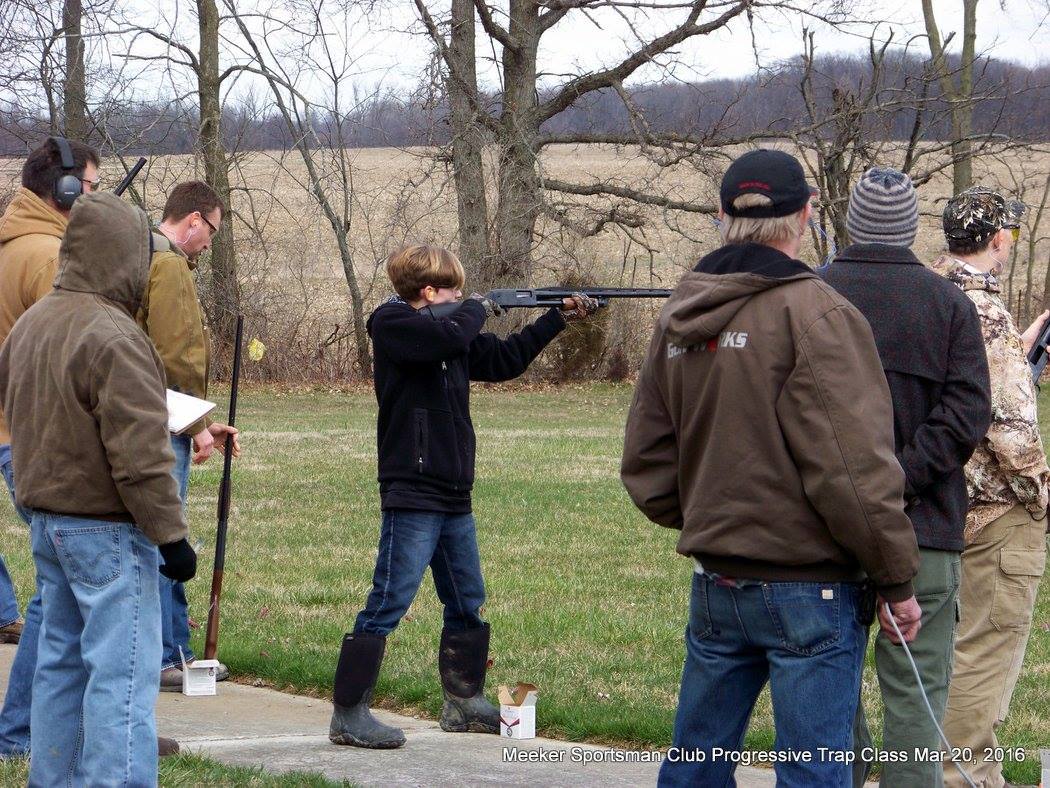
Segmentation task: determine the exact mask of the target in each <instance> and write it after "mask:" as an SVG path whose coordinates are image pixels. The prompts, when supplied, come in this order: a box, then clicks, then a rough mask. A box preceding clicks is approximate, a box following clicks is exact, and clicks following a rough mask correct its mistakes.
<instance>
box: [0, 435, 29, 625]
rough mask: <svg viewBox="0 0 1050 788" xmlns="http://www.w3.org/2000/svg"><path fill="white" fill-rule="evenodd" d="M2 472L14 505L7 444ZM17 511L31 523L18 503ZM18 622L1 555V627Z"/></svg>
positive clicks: (1, 454) (0, 458) (2, 447)
mask: <svg viewBox="0 0 1050 788" xmlns="http://www.w3.org/2000/svg"><path fill="white" fill-rule="evenodd" d="M0 472H2V473H3V475H4V481H5V482H7V489H8V491H9V492H10V493H11V502H12V503H14V501H15V484H14V480H13V479H12V470H11V445H10V444H7V443H4V444H0ZM15 511H16V512H17V513H18V516H19V517H21V518H22V519H23V520H25V521H26V522H27V523H28V522H29V520H28V518H27V517H26V512H25V510H24V509H22V508H21V507H20V506H19V505H18V504H17V503H15ZM17 620H18V599H16V598H15V584H14V583H12V582H11V575H10V574H9V573H8V571H7V565H6V564H5V563H4V557H3V556H2V555H0V627H6V626H7V625H8V624H10V623H13V622H15V621H17Z"/></svg>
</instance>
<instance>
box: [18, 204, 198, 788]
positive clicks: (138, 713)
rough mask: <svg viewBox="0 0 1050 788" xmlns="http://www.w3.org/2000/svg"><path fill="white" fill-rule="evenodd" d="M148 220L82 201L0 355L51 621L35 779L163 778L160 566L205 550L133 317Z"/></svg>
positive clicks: (160, 386) (46, 626)
mask: <svg viewBox="0 0 1050 788" xmlns="http://www.w3.org/2000/svg"><path fill="white" fill-rule="evenodd" d="M150 246H151V241H150V231H149V225H148V222H147V221H146V216H145V214H144V213H142V211H140V210H138V209H137V208H133V207H131V206H129V205H127V204H125V203H123V202H121V200H120V199H119V198H118V197H116V196H115V195H112V194H90V195H87V196H85V197H82V198H80V199H79V200H77V203H76V205H74V206H73V210H72V211H71V213H70V219H69V225H68V227H67V229H66V234H65V238H64V239H63V241H62V247H61V251H60V255H59V270H58V274H57V275H56V277H55V289H54V291H53V292H52V293H50V294H48V295H47V296H46V297H44V298H43V299H41V300H40V301H39V302H37V303H36V304H34V305H33V306H32V307H31V308H30V309H29V310H28V311H27V312H26V313H25V314H24V315H23V316H22V317H21V318H20V319H19V321H18V323H17V324H16V325H15V326H14V328H13V329H12V330H11V333H10V334H9V335H8V337H7V341H6V342H5V343H4V345H3V347H2V348H0V400H2V401H3V407H4V412H5V413H6V414H7V415H8V417H9V419H10V423H11V430H12V441H11V447H12V453H13V461H14V468H15V475H16V477H17V479H18V487H17V500H18V504H19V505H20V506H22V507H23V508H25V509H26V510H28V511H30V512H31V514H32V526H31V530H32V539H33V559H34V562H35V564H36V571H37V580H38V585H39V588H40V592H41V598H42V600H43V621H42V624H41V631H42V632H43V633H44V636H42V637H41V638H40V641H39V648H38V654H37V667H36V673H35V675H34V678H33V706H32V731H33V735H32V753H31V758H30V774H29V783H30V784H31V785H65V784H67V783H71V784H76V785H155V784H156V781H157V738H156V725H155V722H154V715H153V707H154V704H155V702H156V698H157V679H156V673H155V672H154V671H153V669H152V666H153V665H156V663H157V661H158V660H159V659H160V631H159V627H157V618H158V617H159V615H160V601H159V595H158V592H157V588H158V583H157V572H158V558H159V556H158V549H157V548H158V547H159V548H160V549H159V554H160V556H162V557H163V559H164V565H163V567H162V568H161V569H160V571H162V572H164V573H165V574H166V575H168V576H169V577H171V578H172V579H175V580H180V581H184V580H189V579H190V578H191V577H193V575H194V573H195V572H196V564H197V558H196V555H195V554H194V552H193V549H192V548H191V547H190V545H189V543H188V541H187V539H186V537H187V535H188V531H187V528H186V521H185V518H184V516H183V512H182V504H181V501H180V500H179V496H178V491H177V489H176V486H175V480H174V478H173V477H172V463H173V456H172V452H171V446H170V443H169V440H168V435H167V408H166V405H165V397H164V372H163V368H162V366H161V362H160V359H159V358H158V357H157V354H156V351H155V350H154V349H153V346H152V344H151V343H150V341H149V339H148V337H146V335H145V334H143V333H142V331H141V329H139V327H138V326H136V325H135V321H134V319H133V317H132V315H134V313H135V311H136V309H137V308H138V305H139V302H140V301H141V299H142V295H143V293H144V291H145V287H146V279H147V276H148V262H149V254H150Z"/></svg>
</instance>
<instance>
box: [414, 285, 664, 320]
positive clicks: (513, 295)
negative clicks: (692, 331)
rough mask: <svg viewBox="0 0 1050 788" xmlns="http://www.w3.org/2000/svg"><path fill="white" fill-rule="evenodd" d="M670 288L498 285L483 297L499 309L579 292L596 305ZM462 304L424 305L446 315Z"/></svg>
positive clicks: (549, 303) (553, 303) (556, 301)
mask: <svg viewBox="0 0 1050 788" xmlns="http://www.w3.org/2000/svg"><path fill="white" fill-rule="evenodd" d="M672 292H673V291H671V290H658V289H654V288H648V287H639V288H631V287H577V288H566V287H539V288H517V289H515V288H501V289H498V290H490V291H489V292H487V293H486V294H485V298H487V299H489V300H490V301H492V303H494V304H496V305H497V306H499V307H500V308H501V309H533V308H542V307H560V306H562V305H563V304H564V301H565V299H566V298H572V297H573V295H575V294H577V293H579V294H582V295H585V296H590V297H591V298H593V299H594V300H595V301H597V302H598V306H599V307H604V306H608V305H609V301H610V300H611V299H613V298H667V297H668V296H670V295H671V293H672ZM462 305H463V302H461V301H454V302H450V303H447V304H434V305H432V306H429V307H426V308H427V309H429V310H430V313H431V314H432V315H433V316H434V317H448V316H449V315H451V314H452V313H453V312H455V311H456V310H457V309H459V308H460V307H461V306H462Z"/></svg>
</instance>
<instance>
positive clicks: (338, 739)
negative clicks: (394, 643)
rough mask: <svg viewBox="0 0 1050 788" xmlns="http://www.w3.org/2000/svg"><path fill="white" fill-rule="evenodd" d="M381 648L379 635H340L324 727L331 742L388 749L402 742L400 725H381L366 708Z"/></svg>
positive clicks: (384, 646) (383, 646) (375, 676)
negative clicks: (329, 721)
mask: <svg viewBox="0 0 1050 788" xmlns="http://www.w3.org/2000/svg"><path fill="white" fill-rule="evenodd" d="M385 649H386V637H384V636H383V635H368V634H361V635H346V636H345V637H344V638H343V650H342V651H341V652H340V653H339V665H338V667H336V669H335V693H334V701H335V704H334V705H335V711H334V713H333V714H332V724H331V726H330V727H329V729H328V739H329V741H331V742H332V743H333V744H350V745H353V746H354V747H368V748H370V749H373V750H392V749H394V748H395V747H400V746H401V745H403V744H404V743H405V734H404V733H403V732H402V731H401V729H400V728H393V727H391V726H390V725H384V724H383V723H381V722H380V721H379V720H377V719H376V718H375V717H373V716H372V712H370V711H369V710H368V704H369V703H371V701H372V690H373V689H374V688H375V685H376V679H377V678H378V677H379V666H380V665H382V664H383V651H384V650H385Z"/></svg>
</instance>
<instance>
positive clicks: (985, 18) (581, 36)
mask: <svg viewBox="0 0 1050 788" xmlns="http://www.w3.org/2000/svg"><path fill="white" fill-rule="evenodd" d="M402 3H403V8H402V9H400V10H394V11H393V12H391V13H390V14H389V16H388V17H387V18H386V19H384V20H383V21H382V22H380V24H381V25H382V26H386V25H389V26H391V27H399V26H402V27H406V28H407V27H408V26H409V25H411V23H412V20H413V19H414V13H413V4H412V3H411V2H410V0H398V4H402ZM434 5H435V7H436V8H437V9H440V8H442V7H443V6H444V5H445V3H442V2H435V3H434ZM797 5H798V6H800V7H810V6H811V5H812V4H811V3H809V2H807V0H797ZM1005 6H1006V10H1005V11H1004V10H1003V9H1002V7H1001V6H1000V2H999V0H982V2H981V3H980V4H979V5H978V35H977V47H978V49H979V50H980V51H981V52H984V53H986V54H990V55H992V56H995V57H1000V58H1005V59H1009V60H1014V61H1019V62H1021V63H1024V64H1026V65H1037V64H1039V63H1043V62H1047V58H1048V56H1050V54H1048V45H1050V23H1048V20H1047V19H1046V14H1047V3H1046V0H1005ZM856 7H857V8H858V9H861V8H863V9H864V13H863V17H864V18H866V19H872V20H874V19H885V20H893V24H892V28H893V29H894V31H895V35H894V41H895V42H899V43H900V45H902V46H903V45H904V44H905V43H906V42H907V41H908V40H909V39H910V38H912V37H913V36H916V35H921V34H923V33H924V32H925V28H924V25H923V21H922V8H921V5H920V2H919V0H868V2H858V3H856ZM394 8H396V6H395V7H394ZM934 9H935V12H936V14H937V16H938V21H939V24H940V27H941V31H942V35H944V36H947V34H948V33H950V32H952V31H958V35H957V36H956V40H955V41H954V42H953V44H952V47H951V48H952V49H954V50H955V51H958V49H959V46H960V45H961V39H962V2H961V0H934ZM683 14H684V11H683V10H680V9H679V10H672V11H661V12H659V13H650V14H649V20H648V22H647V23H646V22H642V23H641V27H642V29H643V30H646V31H647V32H649V33H659V32H662V31H664V30H666V29H668V28H670V27H672V26H673V25H674V24H675V23H676V22H677V20H679V19H681V18H682V16H683ZM1044 24H1047V25H1048V26H1046V27H1041V26H1043V25H1044ZM804 25H805V26H809V27H811V28H815V29H816V31H817V36H818V37H817V46H818V49H819V50H820V51H822V52H858V51H860V52H863V51H866V49H867V36H868V33H869V31H870V28H861V27H856V28H853V29H851V30H849V31H836V30H832V29H829V28H828V27H826V26H822V25H820V24H819V23H818V22H815V21H814V20H812V19H810V18H807V17H805V16H803V15H802V14H800V13H797V12H779V13H775V14H774V13H770V12H769V11H768V10H762V11H760V12H759V13H758V15H757V23H756V29H755V34H756V35H755V38H756V40H757V43H758V49H759V54H760V58H761V62H762V64H763V65H770V64H772V63H774V62H776V61H778V60H783V59H785V58H790V57H792V56H796V55H798V54H799V52H800V51H801V36H802V28H803V26H804ZM890 29H891V25H890V24H886V25H883V26H882V27H881V28H880V33H881V34H883V35H884V34H886V33H888V31H889V30H890ZM423 43H424V42H421V41H419V40H413V39H411V38H409V37H402V36H398V35H392V34H391V35H390V37H389V38H387V35H384V34H374V35H373V36H371V37H370V38H369V40H368V41H367V43H366V42H365V41H362V44H364V45H365V46H366V47H367V48H369V49H373V50H374V55H373V56H371V57H367V58H365V59H364V60H363V61H362V67H363V68H366V69H367V68H369V66H370V65H371V64H373V63H374V64H375V67H377V68H378V66H379V62H380V61H381V60H382V58H383V54H382V53H384V52H389V51H390V50H391V49H393V50H395V51H396V52H397V60H398V67H397V68H398V72H399V73H400V74H401V79H402V80H406V81H409V82H415V81H418V79H419V76H420V74H421V72H422V68H423V65H424V63H425V58H426V53H425V52H424V51H422V50H423V47H422V45H423ZM633 43H634V42H633V39H632V34H631V31H630V28H629V27H628V25H627V23H626V22H625V21H624V20H623V19H622V18H621V17H620V16H619V15H618V14H617V13H615V12H613V11H607V12H604V13H599V14H592V15H589V16H585V15H583V14H581V13H579V12H575V11H574V12H570V14H569V15H568V16H567V17H566V18H565V19H564V20H563V21H562V22H561V23H559V25H557V26H556V27H555V28H553V29H552V30H551V31H549V32H548V33H546V34H545V35H544V37H543V39H542V47H541V54H540V62H541V66H542V68H543V70H544V71H546V72H549V73H552V74H556V75H557V74H561V75H565V74H569V73H578V72H579V71H581V70H583V69H592V68H594V67H595V66H596V65H611V64H613V63H615V62H617V61H618V60H619V59H620V58H622V57H623V55H624V53H625V52H626V51H628V49H627V47H628V46H630V45H632V44H633ZM911 46H912V48H913V49H914V50H915V51H917V52H918V53H919V54H927V52H928V51H927V50H926V49H925V47H926V42H925V39H921V40H918V41H914V42H912V45H911ZM491 54H492V53H491V49H489V48H487V39H486V38H485V37H484V36H481V35H479V42H478V55H479V57H480V56H485V55H489V56H491ZM677 61H678V62H679V63H680V65H676V68H675V72H674V73H675V76H676V77H677V78H680V79H683V80H695V79H698V78H699V79H703V78H710V77H719V76H740V75H744V74H749V73H752V72H754V71H755V69H756V62H755V54H754V50H753V49H752V45H751V33H750V31H749V29H748V26H747V23H746V20H745V19H744V18H743V17H740V18H738V19H736V20H734V21H733V23H731V25H730V26H729V27H728V28H726V29H723V30H720V31H718V32H716V33H714V34H712V35H709V36H704V37H700V38H697V39H694V40H692V41H690V42H687V43H686V44H684V45H683V46H682V47H681V48H680V49H679V57H678V58H677ZM483 75H487V78H488V79H489V80H491V81H495V80H496V79H497V75H496V72H495V71H494V70H492V69H488V70H487V72H483ZM639 75H640V76H641V77H643V78H646V77H649V76H650V75H651V76H655V74H654V72H653V71H652V70H651V69H650V70H649V71H648V72H640V73H639ZM552 79H553V81H560V80H558V79H557V77H554V78H552Z"/></svg>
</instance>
